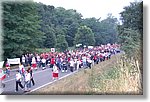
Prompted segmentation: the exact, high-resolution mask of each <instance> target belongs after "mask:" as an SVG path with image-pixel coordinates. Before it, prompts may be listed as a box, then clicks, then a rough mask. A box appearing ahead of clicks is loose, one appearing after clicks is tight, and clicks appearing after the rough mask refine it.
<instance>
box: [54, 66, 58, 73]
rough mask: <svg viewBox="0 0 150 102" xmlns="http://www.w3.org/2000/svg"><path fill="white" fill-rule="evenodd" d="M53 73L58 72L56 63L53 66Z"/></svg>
mask: <svg viewBox="0 0 150 102" xmlns="http://www.w3.org/2000/svg"><path fill="white" fill-rule="evenodd" d="M53 73H58V68H57V66H56V65H54V66H53Z"/></svg>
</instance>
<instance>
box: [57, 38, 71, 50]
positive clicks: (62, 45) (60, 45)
mask: <svg viewBox="0 0 150 102" xmlns="http://www.w3.org/2000/svg"><path fill="white" fill-rule="evenodd" d="M56 48H57V49H58V50H59V51H65V50H67V48H68V43H67V41H66V40H65V36H64V35H57V44H56Z"/></svg>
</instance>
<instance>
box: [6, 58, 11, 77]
mask: <svg viewBox="0 0 150 102" xmlns="http://www.w3.org/2000/svg"><path fill="white" fill-rule="evenodd" d="M6 74H7V75H8V77H9V76H10V64H9V63H8V61H7V62H6Z"/></svg>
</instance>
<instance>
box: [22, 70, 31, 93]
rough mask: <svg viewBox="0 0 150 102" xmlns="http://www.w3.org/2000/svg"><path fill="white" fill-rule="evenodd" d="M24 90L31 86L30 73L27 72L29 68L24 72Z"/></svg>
mask: <svg viewBox="0 0 150 102" xmlns="http://www.w3.org/2000/svg"><path fill="white" fill-rule="evenodd" d="M24 87H25V92H26V91H30V88H31V74H30V73H29V70H27V71H26V73H25V85H24Z"/></svg>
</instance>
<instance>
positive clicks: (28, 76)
mask: <svg viewBox="0 0 150 102" xmlns="http://www.w3.org/2000/svg"><path fill="white" fill-rule="evenodd" d="M30 79H31V74H30V73H26V74H25V81H30Z"/></svg>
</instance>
